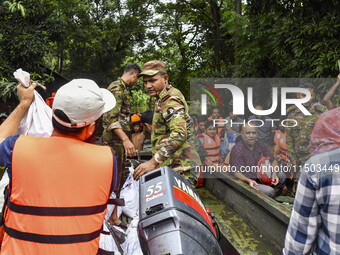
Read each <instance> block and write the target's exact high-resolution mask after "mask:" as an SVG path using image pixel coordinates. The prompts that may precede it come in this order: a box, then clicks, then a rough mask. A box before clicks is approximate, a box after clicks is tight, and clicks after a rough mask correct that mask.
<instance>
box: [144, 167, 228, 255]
mask: <svg viewBox="0 0 340 255" xmlns="http://www.w3.org/2000/svg"><path fill="white" fill-rule="evenodd" d="M139 183H140V184H139V185H140V187H139V192H140V193H139V194H140V202H139V203H140V205H139V224H138V235H139V241H140V244H141V248H142V251H143V253H144V254H150V255H160V254H164V255H166V254H169V255H170V254H171V255H176V254H185V255H188V254H200V255H210V254H211V255H219V254H222V251H221V249H220V246H219V244H218V241H217V239H216V229H215V226H214V224H216V223H214V222H213V220H212V218H211V216H210V215H209V214H208V212H207V210H206V209H205V207H204V205H203V203H202V201H201V199H200V198H199V196H198V194H197V193H196V191H195V190H194V189H193V188H192V186H191V185H190V183H189V182H188V181H187V180H185V179H184V178H183V177H182V176H181V175H180V174H178V173H176V172H175V171H173V170H172V169H171V168H169V167H161V168H159V169H156V170H153V171H151V172H149V173H147V174H145V175H143V176H142V177H141V178H140V182H139Z"/></svg>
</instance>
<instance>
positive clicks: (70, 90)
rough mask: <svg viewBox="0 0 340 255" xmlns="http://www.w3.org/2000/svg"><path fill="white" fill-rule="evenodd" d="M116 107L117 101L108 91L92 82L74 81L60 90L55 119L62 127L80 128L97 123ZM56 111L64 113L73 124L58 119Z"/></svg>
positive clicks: (54, 104)
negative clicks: (103, 115) (105, 113)
mask: <svg viewBox="0 0 340 255" xmlns="http://www.w3.org/2000/svg"><path fill="white" fill-rule="evenodd" d="M115 105H116V99H115V97H114V96H113V94H112V93H111V92H110V91H108V90H107V89H102V88H99V87H98V85H97V84H96V83H95V82H94V81H92V80H88V79H74V80H72V81H70V82H69V83H66V84H65V85H64V86H62V87H60V88H59V89H58V91H57V93H56V95H55V97H54V100H53V105H52V110H53V117H54V119H55V120H56V121H57V122H59V123H60V124H61V125H63V126H66V127H70V128H80V127H85V126H87V125H89V124H91V123H92V122H94V121H96V120H97V119H98V118H99V117H100V116H102V114H103V113H104V112H108V111H110V110H111V109H112V108H113V107H115ZM55 110H61V111H63V112H64V113H65V114H66V116H67V117H68V118H69V119H70V121H71V123H68V122H65V121H63V120H61V119H60V118H58V117H57V116H56V115H55V114H54V111H55Z"/></svg>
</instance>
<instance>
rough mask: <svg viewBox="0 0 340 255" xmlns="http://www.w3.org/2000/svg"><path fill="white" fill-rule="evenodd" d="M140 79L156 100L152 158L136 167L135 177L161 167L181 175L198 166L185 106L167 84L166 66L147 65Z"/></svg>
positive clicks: (179, 94) (152, 62)
mask: <svg viewBox="0 0 340 255" xmlns="http://www.w3.org/2000/svg"><path fill="white" fill-rule="evenodd" d="M140 76H143V81H144V85H145V88H146V90H147V91H148V93H149V95H150V96H152V97H156V104H155V108H154V116H153V122H152V132H151V141H152V155H153V158H152V159H151V160H149V161H147V162H145V163H143V164H141V165H139V166H138V167H137V168H136V170H135V172H134V178H135V179H139V178H140V176H142V175H143V174H145V173H148V172H150V171H151V170H153V169H156V168H158V167H162V166H169V167H170V168H172V169H173V170H175V171H176V172H178V173H181V174H184V173H185V172H186V171H189V170H190V168H192V167H195V166H196V165H199V166H200V165H201V162H200V159H199V156H198V154H197V152H196V151H195V149H194V147H193V145H192V144H191V143H190V142H189V140H190V139H191V137H192V133H191V126H190V116H189V113H188V105H187V103H186V101H185V98H184V96H183V95H182V93H181V92H180V91H179V90H178V89H176V88H174V87H172V86H171V85H169V84H168V79H169V77H168V75H167V74H166V68H165V64H164V63H163V62H161V61H158V60H154V61H150V62H147V63H146V64H144V66H143V72H142V73H141V74H140ZM188 173H190V172H188Z"/></svg>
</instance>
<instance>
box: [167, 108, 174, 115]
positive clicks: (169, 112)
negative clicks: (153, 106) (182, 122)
mask: <svg viewBox="0 0 340 255" xmlns="http://www.w3.org/2000/svg"><path fill="white" fill-rule="evenodd" d="M174 111H175V109H174V108H173V107H169V108H168V109H167V110H166V112H167V113H168V114H173V112H174Z"/></svg>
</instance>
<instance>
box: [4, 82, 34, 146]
mask: <svg viewBox="0 0 340 255" xmlns="http://www.w3.org/2000/svg"><path fill="white" fill-rule="evenodd" d="M35 87H36V83H35V82H33V83H32V85H31V86H29V87H28V88H25V87H24V86H23V85H21V84H19V85H18V86H17V91H18V94H19V98H20V103H19V105H18V106H17V107H16V108H15V109H14V111H13V112H12V113H11V114H10V115H9V116H8V118H7V119H6V120H5V121H4V122H3V123H2V124H1V125H0V143H1V142H2V141H3V140H5V139H6V138H7V137H9V136H12V135H15V134H16V133H17V131H18V128H19V124H20V122H21V120H22V118H23V117H24V116H25V114H26V113H27V111H28V109H29V108H30V105H31V103H32V101H33V99H34V88H35Z"/></svg>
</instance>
